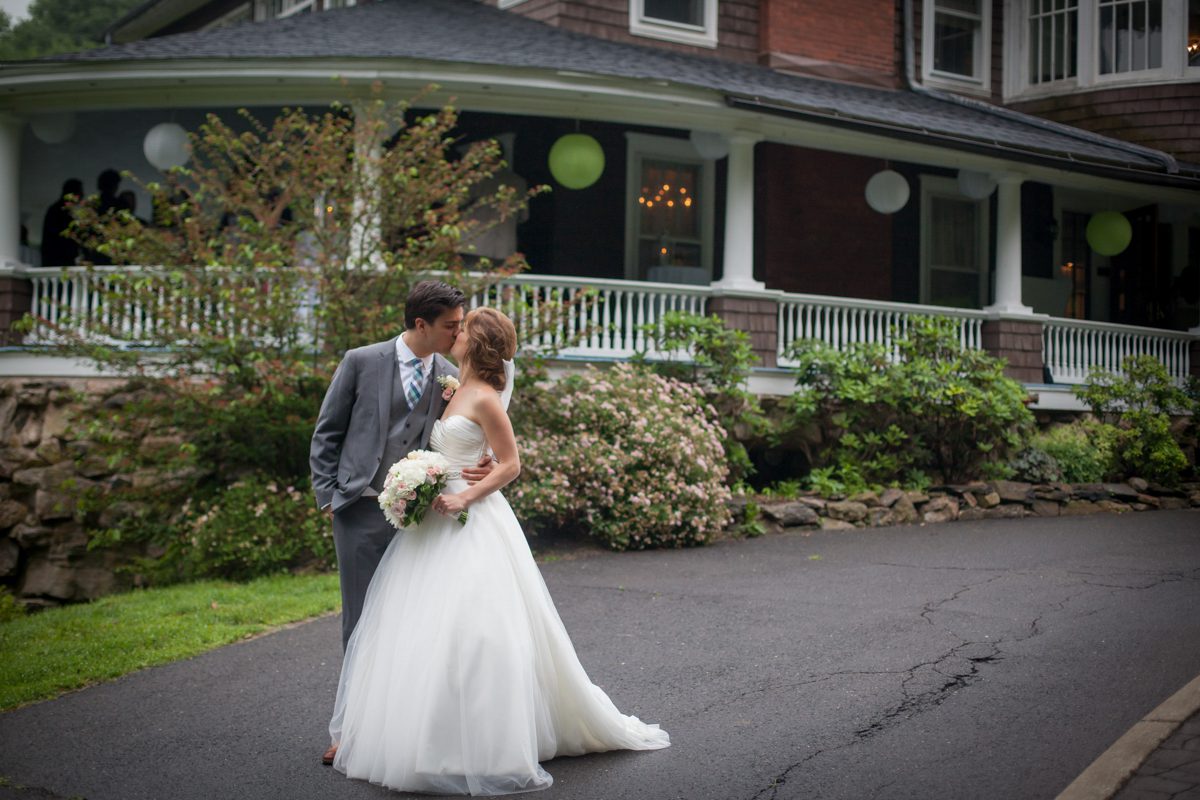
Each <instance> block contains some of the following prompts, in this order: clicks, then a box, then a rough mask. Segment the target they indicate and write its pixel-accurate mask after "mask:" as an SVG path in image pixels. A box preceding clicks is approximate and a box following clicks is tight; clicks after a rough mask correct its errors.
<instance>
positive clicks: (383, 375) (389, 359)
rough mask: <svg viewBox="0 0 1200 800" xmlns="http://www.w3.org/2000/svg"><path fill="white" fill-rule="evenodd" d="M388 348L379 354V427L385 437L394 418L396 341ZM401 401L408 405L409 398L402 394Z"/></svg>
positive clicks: (393, 340) (392, 341)
mask: <svg viewBox="0 0 1200 800" xmlns="http://www.w3.org/2000/svg"><path fill="white" fill-rule="evenodd" d="M389 344H390V345H391V347H388V348H386V349H384V350H383V352H381V353H380V354H379V358H380V359H381V361H380V364H379V425H380V429H381V430H383V432H384V436H386V435H387V427H388V425H389V424H390V423H389V422H388V420H390V419H391V418H392V389H393V385H394V384H395V383H396V369H397V366H396V340H395V339H392V340H391V341H390V342H389ZM400 394H401V398H400V399H401V400H402V401H403V402H404V403H405V405H407V404H408V398H407V397H404V396H403V395H404V393H403V392H401V393H400Z"/></svg>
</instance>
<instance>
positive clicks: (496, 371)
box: [463, 308, 517, 392]
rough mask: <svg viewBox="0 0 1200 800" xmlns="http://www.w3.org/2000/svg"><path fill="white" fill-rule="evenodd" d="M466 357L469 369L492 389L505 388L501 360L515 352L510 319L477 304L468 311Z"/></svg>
mask: <svg viewBox="0 0 1200 800" xmlns="http://www.w3.org/2000/svg"><path fill="white" fill-rule="evenodd" d="M463 325H465V326H466V329H467V352H466V361H467V362H468V363H470V365H471V371H472V372H474V373H475V374H476V375H478V376H479V377H480V378H482V379H483V380H485V381H487V383H488V384H489V385H490V386H491V387H492V388H493V389H495V390H496V391H497V392H502V391H504V361H505V359H511V358H512V357H513V356H514V355H516V353H517V329H516V328H514V327H513V324H512V320H510V319H509V318H508V317H506V316H504V315H503V314H501V313H500V312H499V311H497V310H496V309H494V308H476V309H474V310H473V311H471V312H470V313H469V314H467V317H466V319H465V320H463Z"/></svg>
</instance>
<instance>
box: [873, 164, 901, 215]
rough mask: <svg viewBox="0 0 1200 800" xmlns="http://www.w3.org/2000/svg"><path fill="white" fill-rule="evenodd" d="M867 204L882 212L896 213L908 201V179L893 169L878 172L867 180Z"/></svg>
mask: <svg viewBox="0 0 1200 800" xmlns="http://www.w3.org/2000/svg"><path fill="white" fill-rule="evenodd" d="M865 194H866V196H867V205H869V206H870V207H871V208H873V209H875V210H876V211H878V212H879V213H880V214H895V213H896V212H897V211H899V210H900V209H902V208H904V204H905V203H907V202H908V181H906V180H905V179H904V176H903V175H901V174H900V173H899V172H896V171H895V170H893V169H885V170H883V171H882V172H876V173H875V174H874V175H872V176H871V179H870V180H869V181H867V189H866V192H865Z"/></svg>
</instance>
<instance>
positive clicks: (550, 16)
mask: <svg viewBox="0 0 1200 800" xmlns="http://www.w3.org/2000/svg"><path fill="white" fill-rule="evenodd" d="M486 2H487V3H488V4H489V5H497V0H486ZM629 2H630V0H526V1H525V2H524V3H520V4H518V5H515V6H512V7H511V8H509V9H507V10H508V11H509V12H511V13H513V14H520V15H522V16H526V17H530V18H531V19H536V20H539V21H541V22H545V23H547V24H549V25H554V26H556V27H559V28H563V29H564V30H569V31H575V32H577V33H584V34H587V35H589V36H595V37H597V38H600V39H609V40H612V41H617V42H630V43H634V44H643V45H650V46H653V47H660V48H662V49H665V50H676V51H679V52H684V53H695V54H698V55H707V56H713V55H716V56H718V57H720V58H726V59H729V60H730V61H741V62H745V63H752V62H754V61H755V59H757V57H758V44H759V31H758V28H759V10H758V7H759V2H758V0H720V2H719V3H718V4H717V7H718V20H717V47H716V49H715V50H713V49H712V48H708V47H693V46H691V45H686V44H676V43H675V42H665V41H662V40H661V39H653V38H650V37H646V36H634V35H633V34H632V33H630V32H629Z"/></svg>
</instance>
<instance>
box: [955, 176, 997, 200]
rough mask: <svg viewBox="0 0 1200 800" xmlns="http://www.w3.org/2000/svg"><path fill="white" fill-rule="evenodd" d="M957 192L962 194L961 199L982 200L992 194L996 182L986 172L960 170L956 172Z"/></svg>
mask: <svg viewBox="0 0 1200 800" xmlns="http://www.w3.org/2000/svg"><path fill="white" fill-rule="evenodd" d="M958 191H959V192H961V193H962V195H963V197H967V198H970V199H971V200H982V199H983V198H985V197H991V194H992V192H994V191H996V181H995V180H993V179H992V176H991V175H988V174H987V173H986V172H976V171H975V170H971V169H960V170H959V171H958Z"/></svg>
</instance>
